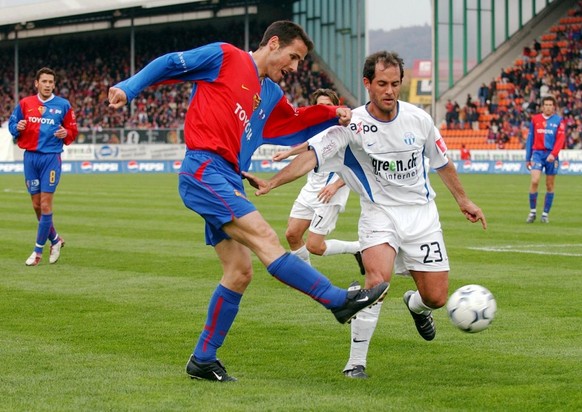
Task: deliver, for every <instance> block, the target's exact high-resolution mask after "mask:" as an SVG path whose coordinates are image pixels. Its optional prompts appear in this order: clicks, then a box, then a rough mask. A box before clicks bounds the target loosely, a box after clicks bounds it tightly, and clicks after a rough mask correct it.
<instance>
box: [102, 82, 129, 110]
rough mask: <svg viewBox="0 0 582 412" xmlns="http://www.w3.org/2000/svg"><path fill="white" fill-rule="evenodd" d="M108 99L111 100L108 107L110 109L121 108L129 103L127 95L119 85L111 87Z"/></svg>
mask: <svg viewBox="0 0 582 412" xmlns="http://www.w3.org/2000/svg"><path fill="white" fill-rule="evenodd" d="M107 100H108V101H109V103H108V107H109V108H110V109H119V108H120V107H123V106H125V105H126V104H127V95H126V94H125V92H124V91H123V90H121V89H119V88H117V87H110V88H109V94H108V95H107ZM106 103H107V102H106Z"/></svg>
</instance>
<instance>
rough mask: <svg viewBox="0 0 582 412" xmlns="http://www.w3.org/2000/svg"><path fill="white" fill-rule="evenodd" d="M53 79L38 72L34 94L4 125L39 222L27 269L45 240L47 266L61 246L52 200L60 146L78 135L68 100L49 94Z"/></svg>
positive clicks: (46, 71)
mask: <svg viewBox="0 0 582 412" xmlns="http://www.w3.org/2000/svg"><path fill="white" fill-rule="evenodd" d="M55 80H56V73H55V72H54V71H53V70H52V69H49V68H47V67H43V68H42V69H40V70H39V71H38V72H37V73H36V77H35V80H34V87H35V88H36V89H37V90H38V94H35V95H34V96H29V97H25V98H24V99H22V100H21V101H20V102H19V103H18V105H17V106H16V108H15V109H14V111H13V112H12V115H11V116H10V120H9V123H8V128H9V130H10V133H11V134H12V136H13V138H14V142H15V143H17V144H18V147H20V148H21V149H24V150H25V152H24V178H25V180H26V187H27V189H28V193H30V196H31V199H32V207H33V208H34V211H35V213H36V217H37V219H38V221H39V222H38V230H37V235H36V244H35V247H34V250H33V251H32V254H31V255H30V257H29V258H28V259H26V262H25V263H26V265H27V266H36V265H38V264H39V263H40V261H41V259H42V251H43V248H44V245H45V243H46V241H47V239H48V240H50V242H51V249H50V256H49V263H56V262H57V260H59V257H60V255H61V248H62V247H63V246H64V245H65V242H64V241H63V239H62V238H61V237H60V236H59V235H58V233H57V231H56V230H55V228H54V225H53V197H54V194H55V191H56V190H57V186H58V184H59V181H60V178H61V153H62V152H63V145H69V144H71V143H72V142H73V141H74V140H75V138H76V137H77V135H78V134H79V132H78V130H77V122H76V120H75V112H74V111H73V108H72V107H71V104H70V103H69V101H68V100H66V99H64V98H62V97H59V96H55V95H54V94H53V91H54V89H55Z"/></svg>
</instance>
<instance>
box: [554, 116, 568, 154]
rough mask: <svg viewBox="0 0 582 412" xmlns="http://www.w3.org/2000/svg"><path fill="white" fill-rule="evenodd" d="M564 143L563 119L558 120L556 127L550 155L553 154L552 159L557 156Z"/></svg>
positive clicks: (564, 129) (564, 126)
mask: <svg viewBox="0 0 582 412" xmlns="http://www.w3.org/2000/svg"><path fill="white" fill-rule="evenodd" d="M565 144H566V125H565V123H564V120H561V121H560V124H559V126H558V128H557V129H556V141H555V142H554V148H553V149H552V153H551V155H553V156H554V159H556V158H557V157H558V155H559V154H560V150H562V149H563V148H564V145H565Z"/></svg>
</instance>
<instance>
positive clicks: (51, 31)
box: [0, 0, 294, 42]
mask: <svg viewBox="0 0 582 412" xmlns="http://www.w3.org/2000/svg"><path fill="white" fill-rule="evenodd" d="M293 1H294V0H278V1H277V2H276V3H272V2H270V1H268V0H0V10H2V13H0V42H2V41H4V40H11V39H15V38H16V35H17V36H18V38H19V39H23V38H30V37H40V36H51V35H57V34H66V33H80V32H83V31H97V30H109V29H115V28H122V27H129V26H130V25H131V26H144V25H153V24H172V23H173V22H183V21H192V20H208V19H215V18H221V17H234V16H242V15H246V14H249V15H256V14H257V12H258V7H259V6H260V5H271V7H274V8H276V9H279V10H286V13H289V12H290V10H291V5H292V3H293Z"/></svg>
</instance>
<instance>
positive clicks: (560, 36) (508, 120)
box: [441, 6, 582, 149]
mask: <svg viewBox="0 0 582 412" xmlns="http://www.w3.org/2000/svg"><path fill="white" fill-rule="evenodd" d="M547 95H553V96H554V97H555V98H556V100H557V102H558V109H559V111H558V113H559V114H560V115H561V116H563V118H564V120H565V122H566V134H567V142H566V148H568V149H582V141H581V138H580V135H581V132H582V9H580V6H579V7H578V9H573V10H571V11H570V12H569V13H568V17H566V18H563V19H561V20H560V22H559V23H558V24H556V25H554V26H553V27H552V29H551V31H550V33H547V34H544V35H543V36H541V38H540V40H538V39H534V41H533V43H532V44H531V47H530V46H527V47H524V50H523V54H522V56H520V57H519V58H518V59H516V61H515V63H514V65H513V66H511V67H507V68H502V69H501V73H500V74H499V76H498V77H497V78H495V79H492V80H491V82H490V83H489V84H485V83H483V84H481V85H480V86H479V88H478V89H477V90H476V97H477V98H476V99H473V97H472V96H471V94H469V95H467V99H466V101H465V102H464V105H463V106H461V105H460V104H459V103H458V102H457V101H450V100H449V101H447V102H446V104H445V110H446V114H445V121H444V123H443V124H442V125H441V129H443V130H470V129H472V130H479V129H486V130H487V133H486V139H487V142H488V143H495V145H496V147H497V148H500V149H503V148H505V145H506V144H507V143H508V142H509V141H510V140H511V139H514V140H517V141H519V142H520V144H521V146H522V147H523V146H524V145H525V140H526V139H527V133H528V130H529V124H530V117H531V116H532V115H533V114H535V113H537V112H539V110H540V102H541V99H542V98H543V97H544V96H547Z"/></svg>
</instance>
